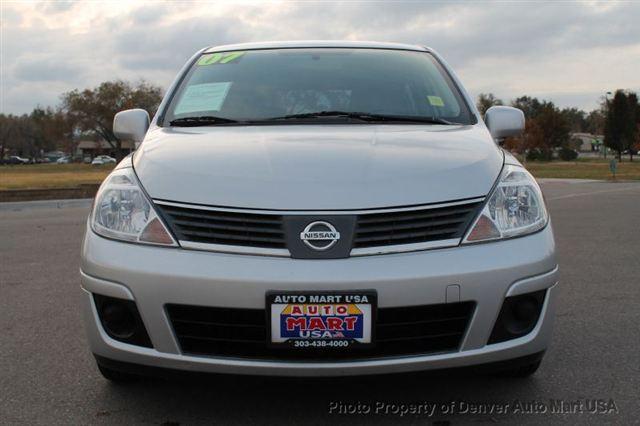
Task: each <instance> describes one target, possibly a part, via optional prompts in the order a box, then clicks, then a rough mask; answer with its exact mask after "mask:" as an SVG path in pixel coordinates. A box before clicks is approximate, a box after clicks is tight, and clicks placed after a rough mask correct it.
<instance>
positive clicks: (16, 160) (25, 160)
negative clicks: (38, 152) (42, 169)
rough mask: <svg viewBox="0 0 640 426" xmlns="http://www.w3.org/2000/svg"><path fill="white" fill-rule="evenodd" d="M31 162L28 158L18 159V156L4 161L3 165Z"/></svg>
mask: <svg viewBox="0 0 640 426" xmlns="http://www.w3.org/2000/svg"><path fill="white" fill-rule="evenodd" d="M30 162H31V160H29V159H28V158H22V157H18V156H17V155H12V156H11V157H9V158H7V159H6V160H4V161H3V164H29V163H30Z"/></svg>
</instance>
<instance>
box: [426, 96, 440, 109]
mask: <svg viewBox="0 0 640 426" xmlns="http://www.w3.org/2000/svg"><path fill="white" fill-rule="evenodd" d="M427 98H428V99H429V103H430V104H431V105H433V106H437V107H443V106H444V101H443V100H442V98H441V97H440V96H431V95H429V96H427Z"/></svg>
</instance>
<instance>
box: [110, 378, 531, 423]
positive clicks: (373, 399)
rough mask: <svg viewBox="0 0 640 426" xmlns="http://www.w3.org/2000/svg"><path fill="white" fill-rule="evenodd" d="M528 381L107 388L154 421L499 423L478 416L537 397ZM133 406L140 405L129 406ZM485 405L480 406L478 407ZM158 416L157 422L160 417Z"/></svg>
mask: <svg viewBox="0 0 640 426" xmlns="http://www.w3.org/2000/svg"><path fill="white" fill-rule="evenodd" d="M536 387H537V385H536V379H535V376H534V377H532V378H529V379H508V378H500V377H494V376H491V375H489V374H487V372H484V371H482V370H475V369H468V368H465V369H456V370H443V371H436V372H420V373H403V374H389V375H381V376H357V377H338V378H286V377H260V376H238V375H211V374H206V375H190V376H187V377H181V378H162V379H160V378H156V379H144V380H141V381H138V382H135V383H129V384H126V385H118V384H111V383H106V382H105V386H104V387H103V390H104V392H105V395H104V396H105V398H108V399H109V400H110V401H111V402H110V404H109V406H110V407H111V408H112V409H113V410H114V411H115V412H114V414H117V411H118V410H119V408H118V407H120V408H121V409H122V410H121V413H120V414H124V415H126V417H127V419H129V420H140V421H147V422H149V421H150V422H153V423H156V424H158V423H159V424H164V425H165V426H169V425H182V424H194V423H209V424H210V423H221V424H237V423H240V424H252V423H256V424H265V423H266V424H283V423H294V424H299V423H305V424H326V423H329V422H330V423H332V424H343V423H345V424H346V423H348V424H351V425H353V424H367V425H368V424H377V423H382V424H386V423H393V424H395V423H398V422H403V423H404V422H408V423H420V424H439V425H445V424H452V423H458V422H459V421H463V422H464V423H466V422H474V423H475V422H478V421H491V422H493V421H495V420H496V418H495V416H492V413H482V412H478V410H481V409H482V407H485V409H488V408H487V407H489V405H490V404H492V403H499V404H501V403H506V402H510V401H504V395H512V396H513V398H518V397H519V396H520V397H521V398H523V399H526V398H527V395H531V394H532V393H533V394H535V392H536ZM133 401H135V404H131V403H132V402H133ZM476 406H478V407H480V408H474V407H476ZM158 416H159V417H158Z"/></svg>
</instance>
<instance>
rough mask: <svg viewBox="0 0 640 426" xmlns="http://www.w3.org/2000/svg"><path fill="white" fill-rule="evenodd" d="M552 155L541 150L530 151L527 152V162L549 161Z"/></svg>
mask: <svg viewBox="0 0 640 426" xmlns="http://www.w3.org/2000/svg"><path fill="white" fill-rule="evenodd" d="M551 160H552V153H551V152H550V151H543V150H541V149H537V148H534V149H531V150H529V151H527V161H551Z"/></svg>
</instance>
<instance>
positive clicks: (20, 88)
mask: <svg viewBox="0 0 640 426" xmlns="http://www.w3.org/2000/svg"><path fill="white" fill-rule="evenodd" d="M0 7H1V10H2V16H1V31H2V34H1V40H0V42H1V46H0V50H1V64H0V73H1V77H2V81H1V89H2V92H1V93H0V111H1V112H4V113H23V112H28V111H30V110H31V109H32V108H33V107H34V106H36V105H38V104H39V105H43V106H47V105H56V104H57V103H58V99H59V95H60V94H61V93H62V92H65V91H68V90H71V89H74V88H85V87H92V86H95V85H97V84H98V83H100V82H102V81H105V80H113V79H126V80H132V81H136V80H139V79H145V80H147V81H150V82H152V83H156V84H158V85H160V86H162V87H167V86H168V84H169V83H170V82H171V81H172V79H173V77H174V76H175V74H176V72H177V71H178V70H179V68H180V67H181V66H182V64H183V63H184V62H185V61H186V60H187V59H188V58H189V57H190V56H191V55H192V53H193V52H195V51H196V50H197V49H199V48H201V47H204V46H210V45H218V44H228V43H237V42H245V41H264V40H296V39H297V40H301V39H349V40H376V41H396V42H404V43H411V44H423V45H428V46H431V47H433V48H435V49H436V50H438V51H439V52H440V53H441V54H442V55H443V56H444V57H445V59H447V61H448V62H449V63H450V64H451V65H452V66H453V67H454V70H455V71H456V72H457V73H458V75H459V76H460V77H461V78H462V81H463V83H464V84H465V86H466V87H467V89H468V90H469V91H470V92H471V94H472V95H474V96H475V95H477V94H478V93H481V92H493V93H495V94H496V95H497V96H498V97H500V98H502V99H505V100H509V99H512V98H514V97H516V96H520V95H522V94H528V95H532V96H537V97H540V98H544V99H549V100H552V101H554V102H556V103H557V104H559V105H560V106H563V107H564V106H577V107H580V108H583V109H585V110H591V109H593V108H595V107H596V105H597V102H598V101H599V98H600V97H601V96H602V95H603V94H604V92H606V91H609V90H614V89H616V88H625V89H631V90H635V91H640V25H639V22H640V1H632V2H610V1H609V2H596V1H589V2H580V3H579V2H553V3H544V2H541V1H532V2H516V1H510V2H482V3H481V2H470V1H464V2H463V1H457V2H451V1H450V2H446V3H442V2H426V1H423V2H417V1H413V2H391V1H389V2H383V1H367V2H345V1H343V2H307V1H304V2H302V1H298V2H268V3H267V2H240V1H235V2H228V3H224V2H215V3H213V2H204V1H162V2H160V1H156V2H135V1H120V2H119V1H109V2H106V1H105V2H101V1H95V0H93V1H85V2H80V3H73V2H65V1H50V2H26V1H16V2H11V1H7V0H1V1H0Z"/></svg>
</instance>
